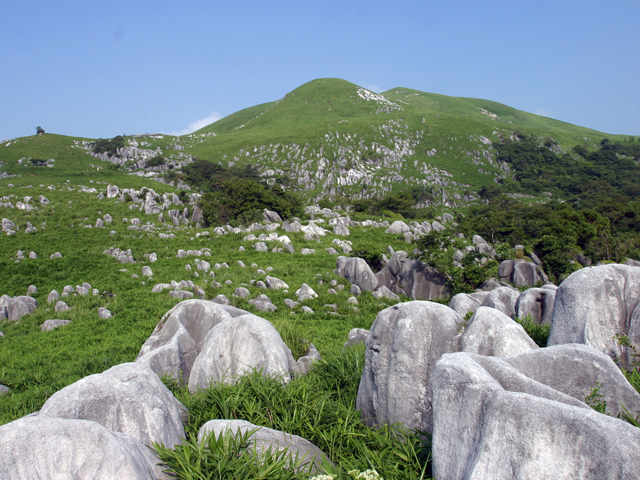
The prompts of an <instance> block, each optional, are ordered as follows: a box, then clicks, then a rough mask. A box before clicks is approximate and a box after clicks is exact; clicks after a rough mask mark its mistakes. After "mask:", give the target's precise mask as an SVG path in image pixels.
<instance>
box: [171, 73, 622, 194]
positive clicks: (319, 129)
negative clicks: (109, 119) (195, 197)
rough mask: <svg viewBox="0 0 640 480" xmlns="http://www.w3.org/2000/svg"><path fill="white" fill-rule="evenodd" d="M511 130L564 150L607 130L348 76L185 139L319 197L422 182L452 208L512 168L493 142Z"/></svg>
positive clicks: (205, 153) (210, 155) (214, 156)
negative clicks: (379, 88)
mask: <svg viewBox="0 0 640 480" xmlns="http://www.w3.org/2000/svg"><path fill="white" fill-rule="evenodd" d="M514 131H519V132H522V133H526V134H529V135H535V136H537V137H540V138H541V139H543V138H546V137H552V138H553V139H554V140H555V142H557V143H558V144H559V146H560V148H563V149H566V150H568V149H570V148H571V147H573V146H574V145H576V144H580V145H585V146H587V147H589V146H593V145H595V144H597V143H599V141H600V140H601V139H602V138H603V137H605V136H607V135H606V134H604V133H602V132H597V131H595V130H591V129H587V128H583V127H578V126H575V125H571V124H568V123H565V122H560V121H558V120H554V119H551V118H546V117H541V116H539V115H534V114H531V113H527V112H523V111H520V110H516V109H514V108H511V107H508V106H506V105H502V104H499V103H496V102H491V101H488V100H481V99H472V98H458V97H447V96H444V95H437V94H433V93H425V92H420V91H417V90H411V89H407V88H400V87H399V88H394V89H391V90H388V91H387V92H384V93H383V94H375V93H372V92H369V91H367V90H366V89H363V88H362V87H359V86H357V85H354V84H352V83H349V82H347V81H344V80H340V79H318V80H314V81H312V82H309V83H307V84H304V85H302V86H301V87H299V88H297V89H295V90H293V91H292V92H290V93H289V94H287V95H285V97H284V98H282V99H281V100H279V101H277V102H272V103H266V104H263V105H259V106H256V107H251V108H249V109H245V110H241V111H239V112H237V113H235V114H233V115H230V116H228V117H226V118H224V119H222V120H219V121H218V122H215V123H213V124H211V125H208V126H206V127H204V128H203V129H201V130H199V131H198V132H196V133H195V134H194V136H193V137H195V138H197V136H198V135H202V134H211V133H215V137H214V136H210V137H208V138H207V139H206V140H204V141H200V142H199V143H195V142H191V141H190V140H189V139H187V138H185V141H184V142H183V143H184V144H185V147H186V146H187V144H190V147H189V148H185V151H188V152H189V153H191V154H193V155H195V156H198V157H200V158H204V159H207V160H211V161H214V162H221V163H223V164H228V163H231V164H236V163H240V164H242V163H250V164H253V165H255V166H256V167H257V168H258V169H259V170H260V172H261V173H262V174H263V176H265V177H267V178H268V179H271V181H276V179H278V177H287V176H288V177H289V178H290V180H291V181H292V183H293V185H295V186H297V187H298V188H300V189H302V190H304V191H305V192H307V194H308V195H309V196H310V197H311V198H315V199H319V198H322V197H325V196H338V195H347V196H350V197H356V198H371V197H377V196H380V195H384V194H385V193H387V192H390V191H394V190H400V189H402V188H405V187H406V186H409V185H411V186H415V185H423V186H424V187H425V188H428V189H431V190H432V191H433V196H434V198H438V200H439V201H441V202H442V203H444V204H445V205H450V206H455V205H460V204H463V203H465V200H470V199H472V198H474V197H475V196H476V192H477V191H478V189H479V188H481V187H483V186H486V185H490V184H493V183H494V181H495V179H497V178H503V177H505V176H507V175H509V174H510V170H509V166H508V165H507V164H506V163H501V162H498V161H497V160H496V155H495V153H496V152H495V150H494V149H493V148H492V147H491V144H492V143H493V142H495V141H500V139H503V138H514V134H513V132H514ZM608 137H609V138H612V139H614V138H615V137H616V136H611V135H608Z"/></svg>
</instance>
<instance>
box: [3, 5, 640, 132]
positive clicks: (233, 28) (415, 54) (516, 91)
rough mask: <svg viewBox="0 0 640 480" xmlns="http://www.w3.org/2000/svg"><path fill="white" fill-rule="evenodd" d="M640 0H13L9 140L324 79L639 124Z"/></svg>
mask: <svg viewBox="0 0 640 480" xmlns="http://www.w3.org/2000/svg"><path fill="white" fill-rule="evenodd" d="M639 25H640V1H638V0H613V1H595V0H581V1H574V0H554V1H548V0H536V1H524V0H522V1H521V0H510V1H492V0H486V1H479V0H473V1H472V0H449V1H443V0H439V1H431V0H421V1H411V0H406V1H403V0H397V1H395V2H383V1H376V0H373V1H367V2H364V1H359V0H354V1H350V0H343V1H334V0H323V1H315V0H297V1H277V0H271V1H265V0H260V1H242V0H236V1H228V0H227V1H225V2H219V1H216V0H210V1H188V0H186V1H182V2H178V1H175V0H173V1H165V0H155V1H136V0H129V1H120V0H109V1H101V2H96V1H92V0H84V1H73V0H66V1H57V2H56V1H46V2H45V1H41V0H28V1H5V2H3V3H2V8H1V9H0V52H1V53H2V55H1V57H0V112H1V113H0V139H3V138H14V137H19V136H25V135H32V134H34V133H35V127H36V126H37V125H41V126H42V127H43V128H44V129H45V130H46V131H47V132H51V133H60V134H65V135H74V136H85V137H92V138H96V137H103V138H106V137H113V136H115V135H118V134H123V133H125V134H137V133H152V132H165V133H188V132H190V131H192V130H193V129H195V128H196V127H201V126H203V125H205V124H206V123H209V122H211V121H213V120H215V119H217V118H220V117H223V116H226V115H229V114H231V113H233V112H235V111H238V110H240V109H242V108H246V107H250V106H253V105H256V104H259V103H265V102H269V101H272V100H277V99H279V98H281V97H282V96H284V95H285V94H286V93H287V92H289V91H291V90H293V89H294V88H296V87H298V86H300V85H302V84H304V83H306V82H308V81H310V80H313V79H315V78H322V77H338V78H343V79H345V80H348V81H350V82H353V83H356V84H358V85H361V86H364V87H367V88H370V89H372V90H375V91H384V90H388V89H391V88H394V87H406V88H414V89H417V90H422V91H427V92H434V93H440V94H444V95H452V96H461V97H476V98H485V99H489V100H494V101H497V102H501V103H504V104H507V105H510V106H512V107H515V108H518V109H521V110H526V111H529V112H534V113H538V114H540V115H545V116H550V117H553V118H557V119H559V120H563V121H566V122H570V123H574V124H577V125H581V126H585V127H591V128H594V129H596V130H601V131H604V132H607V133H621V134H631V135H640V95H639V92H638V87H639V86H640V35H639V33H640V32H639V30H640V28H639V27H638V26H639Z"/></svg>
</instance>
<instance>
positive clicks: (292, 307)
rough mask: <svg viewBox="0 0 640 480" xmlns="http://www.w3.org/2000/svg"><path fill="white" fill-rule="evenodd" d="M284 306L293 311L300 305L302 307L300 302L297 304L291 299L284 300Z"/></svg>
mask: <svg viewBox="0 0 640 480" xmlns="http://www.w3.org/2000/svg"><path fill="white" fill-rule="evenodd" d="M284 304H285V305H286V306H287V307H289V308H290V309H291V310H293V309H294V308H296V307H297V306H298V305H300V303H299V302H296V301H295V300H291V299H290V298H285V299H284Z"/></svg>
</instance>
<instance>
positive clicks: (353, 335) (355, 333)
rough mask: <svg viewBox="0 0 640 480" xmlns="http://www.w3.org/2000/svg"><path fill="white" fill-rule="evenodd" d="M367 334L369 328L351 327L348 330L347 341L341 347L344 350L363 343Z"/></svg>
mask: <svg viewBox="0 0 640 480" xmlns="http://www.w3.org/2000/svg"><path fill="white" fill-rule="evenodd" d="M367 335H369V330H365V329H364V328H352V329H351V330H350V331H349V337H348V339H347V341H346V342H344V345H343V346H342V349H343V350H345V349H347V348H349V347H352V346H354V345H358V344H360V343H364V342H365V340H366V339H367Z"/></svg>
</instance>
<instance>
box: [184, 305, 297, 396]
mask: <svg viewBox="0 0 640 480" xmlns="http://www.w3.org/2000/svg"><path fill="white" fill-rule="evenodd" d="M253 370H260V371H261V372H262V374H263V375H265V376H274V377H278V378H281V379H282V381H284V382H288V381H289V380H290V379H291V377H292V375H293V373H294V372H295V371H296V362H295V360H294V359H293V355H292V354H291V350H289V347H287V345H286V344H285V343H284V342H283V341H282V338H281V337H280V334H279V333H278V331H277V330H276V329H275V328H274V326H273V325H272V324H271V323H270V322H269V321H267V320H265V319H264V318H260V317H258V316H256V315H252V314H250V313H248V314H245V315H241V316H238V317H234V318H229V319H226V320H224V321H222V322H221V323H219V324H218V325H216V326H215V327H213V328H212V329H211V331H210V332H209V333H208V334H207V336H206V338H205V340H204V344H203V346H202V350H201V352H200V354H199V355H198V357H197V358H196V361H195V362H194V364H193V368H192V370H191V376H190V377H189V391H190V392H191V393H194V392H196V391H198V390H200V389H204V388H208V387H209V385H210V384H212V383H218V382H224V383H229V384H233V383H235V382H236V381H237V379H238V377H239V376H241V375H244V374H246V373H249V372H251V371H253Z"/></svg>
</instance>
